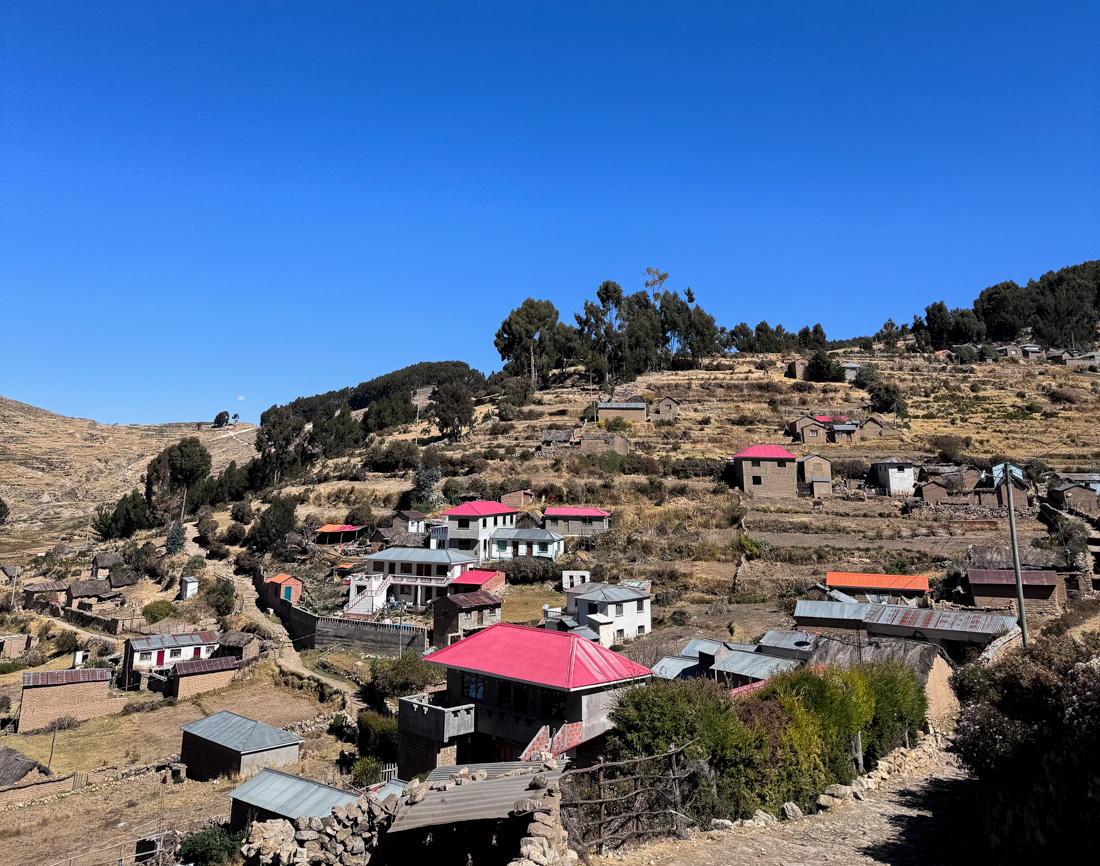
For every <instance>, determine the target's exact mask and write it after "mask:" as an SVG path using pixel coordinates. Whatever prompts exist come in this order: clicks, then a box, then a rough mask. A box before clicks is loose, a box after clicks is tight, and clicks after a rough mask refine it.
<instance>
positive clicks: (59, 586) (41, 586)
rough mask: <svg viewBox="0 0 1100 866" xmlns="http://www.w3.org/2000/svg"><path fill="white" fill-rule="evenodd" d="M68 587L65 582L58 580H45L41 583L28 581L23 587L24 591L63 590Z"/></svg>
mask: <svg viewBox="0 0 1100 866" xmlns="http://www.w3.org/2000/svg"><path fill="white" fill-rule="evenodd" d="M68 588H69V585H68V584H67V583H62V582H61V581H60V580H46V581H43V582H42V583H30V584H27V585H26V586H24V587H23V591H24V592H32V593H37V592H64V591H65V590H67V589H68Z"/></svg>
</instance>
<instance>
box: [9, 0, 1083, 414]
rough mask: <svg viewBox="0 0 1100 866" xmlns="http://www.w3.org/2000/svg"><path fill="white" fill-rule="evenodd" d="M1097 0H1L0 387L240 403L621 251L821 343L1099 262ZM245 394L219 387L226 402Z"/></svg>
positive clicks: (409, 345)
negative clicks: (994, 288)
mask: <svg viewBox="0 0 1100 866" xmlns="http://www.w3.org/2000/svg"><path fill="white" fill-rule="evenodd" d="M1098 31H1100V5H1098V4H1096V3H1094V2H1088V3H1076V4H1074V3H1046V4H1011V3H1001V4H995V5H990V4H976V3H945V4H934V3H923V4H906V5H904V6H902V5H901V4H893V3H882V2H866V3H841V4H823V3H817V2H814V3H785V4H745V3H729V2H721V3H702V2H700V3H690V4H686V3H646V2H628V3H626V2H624V3H595V2H588V3H578V4H567V3H552V4H551V3H515V2H511V3H478V2H467V3H462V4H455V3H448V4H443V3H440V4H424V3H413V2H408V3H387V4H382V3H364V2H359V3H319V2H316V3H278V2H269V3H262V4H261V3H249V2H235V3H232V4H224V3H203V2H191V3H172V4H168V3H147V2H142V3H110V2H100V3H94V4H92V3H88V4H77V3H67V4H49V3H40V2H21V0H8V2H6V3H5V4H3V6H2V7H0V322H2V323H3V328H2V333H3V334H4V341H5V351H4V352H3V355H2V360H0V394H2V395H4V396H7V397H11V398H13V399H17V400H22V401H25V402H28V403H33V404H35V405H39V406H43V407H45V408H47V409H51V410H53V411H56V412H61V413H64V414H70V415H80V416H84V417H92V418H95V419H97V420H101V421H106V422H119V423H151V422H159V421H172V420H196V419H208V418H212V417H213V416H214V414H215V413H216V412H217V411H218V410H220V409H223V408H224V409H228V410H229V411H231V412H234V411H239V412H240V413H241V415H242V417H245V418H248V419H250V420H256V419H258V417H259V413H260V412H261V411H262V410H263V409H265V408H267V407H268V406H269V405H271V404H272V403H275V402H285V401H287V400H289V399H292V398H294V397H296V396H300V395H305V394H314V393H318V392H321V391H325V390H328V389H331V388H336V387H341V386H344V385H348V384H355V383H358V382H360V381H362V380H365V379H368V378H370V377H372V376H375V375H378V374H380V373H384V372H387V371H389V370H392V369H396V368H399V367H402V366H405V365H407V364H411V363H415V362H417V361H420V360H443V359H452V358H453V359H460V360H465V361H468V362H469V363H471V364H472V365H474V366H476V367H478V368H479V369H482V370H484V371H486V372H488V371H489V370H491V369H496V368H499V366H500V359H499V358H498V357H497V356H496V353H495V351H494V350H493V345H492V338H493V333H494V332H495V330H496V328H497V327H498V326H499V323H500V320H501V319H502V318H503V317H504V316H505V315H506V314H507V312H508V311H509V310H510V309H511V308H512V307H514V306H516V305H518V304H519V303H520V302H521V301H522V300H523V299H524V298H526V297H528V296H533V297H537V298H548V299H550V300H552V301H553V302H554V303H555V304H556V305H557V307H558V309H559V310H561V311H562V313H563V318H567V319H569V320H571V313H572V311H574V310H578V309H580V306H581V304H582V301H583V299H584V298H585V297H592V296H593V295H594V293H595V288H596V286H597V285H598V284H599V283H600V282H601V281H602V280H604V279H614V280H617V281H619V282H620V283H621V284H622V285H623V286H624V288H626V289H627V290H637V289H640V288H641V287H642V281H643V277H642V272H643V270H644V268H645V267H646V266H647V265H653V266H658V267H660V268H662V269H663V270H667V271H669V272H670V274H671V279H670V281H669V286H670V287H673V288H678V289H683V288H684V287H685V286H688V285H690V286H691V287H692V288H693V289H694V290H695V292H696V295H697V297H698V299H699V300H700V302H701V303H702V304H703V305H704V306H705V307H706V308H707V309H708V310H709V311H710V312H712V313H714V314H715V316H716V317H717V319H718V321H719V323H720V324H724V325H726V326H727V327H732V326H733V325H735V324H736V323H737V322H740V321H742V320H744V321H747V322H749V323H750V324H755V323H756V322H758V321H760V320H761V319H766V320H767V321H769V322H770V323H771V324H773V325H775V324H777V323H780V322H781V323H783V324H784V325H786V326H787V327H795V328H797V327H799V326H801V325H803V324H813V323H814V322H821V323H822V324H823V325H824V327H825V329H826V331H827V332H828V333H829V334H830V335H831V336H838V337H839V336H851V335H855V334H860V333H867V332H871V331H873V330H875V329H877V327H878V326H879V325H881V323H882V322H883V321H884V320H885V319H886V318H887V317H888V316H892V317H893V318H894V319H895V320H896V321H899V322H900V321H908V320H909V319H910V318H911V317H912V315H913V313H915V312H919V311H921V310H922V309H923V307H924V306H925V305H926V304H928V303H930V302H931V301H934V300H938V299H941V298H942V299H945V300H946V301H947V302H948V304H949V305H950V306H956V305H963V304H969V303H970V302H971V301H972V300H973V298H974V297H975V296H976V294H977V293H978V292H979V291H980V290H981V289H982V288H983V287H985V286H987V285H990V284H992V283H995V282H998V281H1000V280H1003V279H1016V280H1017V281H1023V280H1026V279H1027V278H1029V277H1038V276H1039V275H1040V274H1041V273H1043V272H1044V271H1047V270H1053V269H1057V268H1059V267H1063V266H1065V265H1068V264H1074V263H1077V262H1080V261H1083V260H1086V259H1090V258H1096V257H1098V256H1100V245H1098V243H1097V242H1098V240H1100V207H1098V205H1097V203H1098V202H1100V159H1098V155H1100V52H1097V51H1096V46H1095V39H1094V37H1095V34H1096V33H1097V32H1098ZM240 397H243V398H244V399H243V400H240V399H238V398H240Z"/></svg>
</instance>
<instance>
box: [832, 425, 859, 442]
mask: <svg viewBox="0 0 1100 866" xmlns="http://www.w3.org/2000/svg"><path fill="white" fill-rule="evenodd" d="M829 441H830V442H835V443H836V444H837V445H852V444H854V443H856V442H858V441H859V425H858V424H834V425H833V426H832V429H831V430H829Z"/></svg>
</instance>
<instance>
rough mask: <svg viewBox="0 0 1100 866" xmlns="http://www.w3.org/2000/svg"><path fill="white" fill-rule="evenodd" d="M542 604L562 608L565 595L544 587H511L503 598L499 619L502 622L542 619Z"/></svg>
mask: <svg viewBox="0 0 1100 866" xmlns="http://www.w3.org/2000/svg"><path fill="white" fill-rule="evenodd" d="M544 604H548V605H550V607H562V606H564V605H565V594H564V593H561V592H557V591H555V590H551V589H547V588H545V587H534V586H516V587H512V588H511V589H509V590H508V592H507V593H506V594H505V596H504V605H503V607H502V608H501V614H500V615H501V619H502V620H503V621H504V622H533V621H535V620H538V619H541V618H542V606H543V605H544Z"/></svg>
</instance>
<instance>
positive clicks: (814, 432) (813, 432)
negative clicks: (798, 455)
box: [810, 427, 817, 439]
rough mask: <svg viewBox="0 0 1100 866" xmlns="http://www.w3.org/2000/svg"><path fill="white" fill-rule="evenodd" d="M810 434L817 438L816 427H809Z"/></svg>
mask: <svg viewBox="0 0 1100 866" xmlns="http://www.w3.org/2000/svg"><path fill="white" fill-rule="evenodd" d="M810 436H812V437H813V438H815V439H816V438H817V428H816V427H812V428H810Z"/></svg>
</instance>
